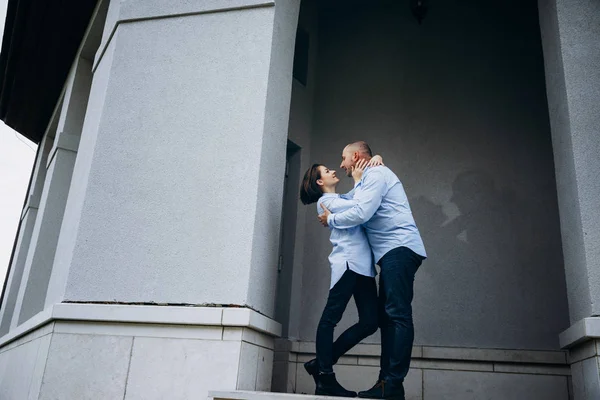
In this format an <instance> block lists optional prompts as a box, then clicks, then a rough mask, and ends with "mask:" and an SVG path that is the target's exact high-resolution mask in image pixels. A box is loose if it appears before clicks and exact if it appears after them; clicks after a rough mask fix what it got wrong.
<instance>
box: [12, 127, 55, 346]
mask: <svg viewBox="0 0 600 400" xmlns="http://www.w3.org/2000/svg"><path fill="white" fill-rule="evenodd" d="M51 125H52V124H51ZM54 127H56V124H54ZM53 143H54V139H53V138H52V137H50V135H48V134H46V135H45V136H44V138H43V139H42V141H41V142H40V144H39V146H38V153H37V156H36V161H35V165H34V167H33V174H32V177H31V183H30V187H29V190H28V193H27V199H26V200H25V207H24V208H23V212H22V214H21V225H20V229H19V232H18V235H17V239H16V240H17V243H16V249H15V253H14V255H13V258H12V260H11V265H10V269H9V273H8V276H7V277H6V279H7V284H6V290H5V292H4V298H3V299H2V309H1V310H0V336H3V335H5V334H7V333H8V331H9V329H10V326H11V321H12V318H13V312H14V310H15V303H16V302H17V296H18V293H19V288H20V287H21V282H22V279H23V272H24V269H25V261H26V259H27V253H28V252H29V246H30V244H31V236H32V234H33V228H34V225H35V220H36V218H37V214H38V208H39V206H40V198H41V196H42V188H43V187H44V181H45V179H46V164H47V162H48V155H49V154H50V150H51V149H52V145H53Z"/></svg>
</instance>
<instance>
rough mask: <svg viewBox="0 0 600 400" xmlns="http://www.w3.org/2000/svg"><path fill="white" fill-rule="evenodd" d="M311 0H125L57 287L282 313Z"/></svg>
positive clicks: (102, 73)
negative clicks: (296, 97) (287, 170)
mask: <svg viewBox="0 0 600 400" xmlns="http://www.w3.org/2000/svg"><path fill="white" fill-rule="evenodd" d="M299 3H300V1H299V0H288V1H284V0H281V1H276V2H273V1H257V0H254V1H251V0H237V1H234V0H230V1H219V2H216V1H200V2H180V1H176V2H159V1H150V2H149V1H141V0H139V1H129V2H119V1H112V2H111V4H110V6H109V10H108V16H107V23H106V28H105V31H104V36H103V39H102V43H101V45H100V49H99V51H98V53H97V56H96V61H95V65H94V78H93V84H92V90H91V94H90V100H89V107H88V111H87V115H86V119H85V123H84V128H83V134H82V139H81V144H80V148H79V157H78V159H77V162H76V165H75V171H74V175H73V183H72V185H71V188H70V194H69V200H68V204H67V209H66V212H65V217H64V222H63V227H62V231H61V235H60V240H59V243H58V248H57V255H56V260H55V271H54V272H53V276H52V278H51V284H50V286H51V288H50V290H49V292H48V297H47V300H46V301H47V303H56V302H62V301H78V302H96V301H102V302H107V301H108V302H122V303H133V302H135V303H149V304H150V303H152V304H154V303H159V304H193V305H213V304H224V305H230V304H234V305H238V306H247V307H250V308H253V309H255V310H258V311H260V312H261V313H263V314H265V315H267V316H271V317H272V316H273V313H274V304H273V302H274V292H275V282H276V273H277V260H278V247H279V243H278V241H279V228H280V215H281V202H282V194H283V180H284V166H285V151H286V139H287V125H288V115H289V104H290V93H291V82H292V61H293V49H294V38H295V32H296V23H297V15H298V8H299Z"/></svg>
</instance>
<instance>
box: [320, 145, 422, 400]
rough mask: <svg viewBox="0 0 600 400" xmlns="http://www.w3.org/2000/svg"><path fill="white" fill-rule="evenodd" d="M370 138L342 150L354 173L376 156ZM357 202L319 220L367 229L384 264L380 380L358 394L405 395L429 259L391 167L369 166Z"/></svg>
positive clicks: (378, 396)
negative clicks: (418, 286)
mask: <svg viewBox="0 0 600 400" xmlns="http://www.w3.org/2000/svg"><path fill="white" fill-rule="evenodd" d="M371 157H372V152H371V149H370V147H369V145H368V144H367V143H366V142H355V143H351V144H349V145H348V146H346V147H345V148H344V150H343V152H342V163H341V165H340V168H343V169H344V170H345V171H346V175H348V176H350V177H351V176H352V169H353V168H354V166H355V165H356V163H357V162H358V161H359V160H362V159H365V160H370V159H371ZM353 195H354V199H355V200H356V203H357V204H356V205H355V206H354V207H352V208H350V209H348V210H346V211H343V212H340V213H337V214H332V213H330V212H329V210H327V209H326V208H325V207H323V208H324V210H325V211H324V213H323V214H321V215H319V220H320V221H321V223H322V224H323V225H324V226H332V227H334V228H337V229H349V228H352V227H354V226H357V225H362V226H363V227H364V228H365V231H366V233H367V237H368V239H369V243H370V245H371V250H372V251H373V255H374V256H375V260H377V264H378V265H379V267H380V268H381V274H380V276H379V301H378V308H379V309H378V315H379V327H380V329H381V364H380V365H381V368H380V371H379V379H378V380H377V382H376V383H375V385H374V386H373V387H372V388H371V389H369V390H365V391H362V392H359V393H358V397H362V398H373V399H394V400H403V399H404V386H403V382H404V378H405V377H406V374H407V373H408V370H409V367H410V356H411V352H412V345H413V340H414V327H413V318H412V306H411V303H412V299H413V283H414V278H415V273H416V272H417V269H418V268H419V266H420V265H421V263H422V262H423V260H424V259H425V258H426V257H427V254H426V253H425V247H424V245H423V240H422V239H421V235H420V234H419V229H417V225H416V224H415V220H414V218H413V215H412V212H411V210H410V205H409V204H408V198H407V197H406V193H405V192H404V187H403V186H402V183H401V182H400V180H399V179H398V177H397V176H396V174H394V173H393V172H392V171H391V170H390V169H389V168H387V167H384V166H380V167H377V168H366V169H365V172H364V174H363V176H362V179H361V181H360V182H358V183H357V184H356V185H355V187H354V191H353Z"/></svg>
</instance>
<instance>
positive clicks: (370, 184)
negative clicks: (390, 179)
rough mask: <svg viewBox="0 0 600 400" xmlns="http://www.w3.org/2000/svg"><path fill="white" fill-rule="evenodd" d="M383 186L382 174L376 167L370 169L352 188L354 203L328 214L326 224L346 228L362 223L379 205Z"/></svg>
mask: <svg viewBox="0 0 600 400" xmlns="http://www.w3.org/2000/svg"><path fill="white" fill-rule="evenodd" d="M385 188H386V184H385V178H384V176H383V174H382V173H381V172H380V171H377V170H376V169H374V170H372V171H370V173H369V174H368V175H367V176H366V177H365V178H364V179H363V181H362V182H361V184H360V185H358V186H357V187H356V188H355V190H354V200H355V201H356V205H354V206H353V207H352V208H350V209H348V210H346V211H343V212H341V213H337V214H335V213H334V214H329V216H328V217H327V224H328V225H329V226H331V227H334V228H337V229H348V228H352V227H354V226H357V225H361V224H364V223H365V222H367V221H368V220H370V219H371V217H372V216H373V214H375V212H376V211H377V209H378V208H379V206H380V205H381V199H382V198H383V194H384V193H385Z"/></svg>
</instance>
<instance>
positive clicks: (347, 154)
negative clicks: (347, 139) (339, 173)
mask: <svg viewBox="0 0 600 400" xmlns="http://www.w3.org/2000/svg"><path fill="white" fill-rule="evenodd" d="M356 161H358V157H357V156H356V152H355V151H352V149H351V148H349V147H348V146H346V147H345V148H344V151H342V163H341V164H340V168H342V169H343V170H345V171H346V175H347V176H352V167H353V166H355V165H356Z"/></svg>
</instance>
